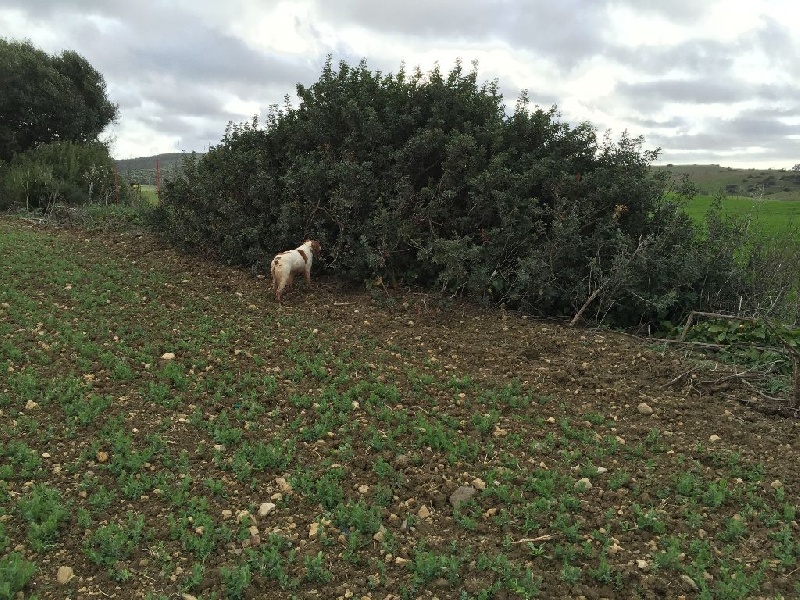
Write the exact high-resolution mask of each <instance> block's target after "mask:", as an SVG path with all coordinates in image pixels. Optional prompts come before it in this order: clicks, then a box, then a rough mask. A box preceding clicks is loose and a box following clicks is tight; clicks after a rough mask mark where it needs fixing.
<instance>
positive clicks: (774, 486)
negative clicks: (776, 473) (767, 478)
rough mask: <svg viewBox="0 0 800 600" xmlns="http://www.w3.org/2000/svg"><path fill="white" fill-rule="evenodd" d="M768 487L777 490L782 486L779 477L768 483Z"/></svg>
mask: <svg viewBox="0 0 800 600" xmlns="http://www.w3.org/2000/svg"><path fill="white" fill-rule="evenodd" d="M769 487H771V488H772V489H773V490H777V489H779V488H782V487H783V482H782V481H781V480H780V479H776V480H775V481H773V482H772V483H770V484H769Z"/></svg>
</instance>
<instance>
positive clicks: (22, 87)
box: [0, 38, 118, 161]
mask: <svg viewBox="0 0 800 600" xmlns="http://www.w3.org/2000/svg"><path fill="white" fill-rule="evenodd" d="M117 114H118V108H117V106H116V105H115V104H113V103H112V102H111V101H110V100H109V99H108V96H107V93H106V84H105V80H104V79H103V76H102V75H101V74H100V73H99V72H98V71H97V70H96V69H95V68H94V67H92V65H91V64H89V62H88V61H87V60H86V59H85V58H83V57H82V56H80V55H79V54H78V53H76V52H74V51H71V50H68V51H65V52H62V53H61V54H59V55H53V56H51V55H48V54H47V53H46V52H43V51H42V50H39V49H37V48H35V47H34V46H33V45H32V44H31V43H30V42H27V41H24V42H20V41H8V40H5V39H2V38H0V161H9V160H10V159H11V158H12V157H13V156H14V155H16V154H19V153H23V152H26V151H27V150H30V149H32V148H35V147H36V146H37V145H39V144H45V143H50V142H78V143H85V142H91V141H94V140H96V139H97V136H98V135H99V134H100V133H101V132H102V131H103V129H105V127H106V126H107V125H109V124H110V123H111V122H112V121H113V120H114V119H115V118H116V117H117Z"/></svg>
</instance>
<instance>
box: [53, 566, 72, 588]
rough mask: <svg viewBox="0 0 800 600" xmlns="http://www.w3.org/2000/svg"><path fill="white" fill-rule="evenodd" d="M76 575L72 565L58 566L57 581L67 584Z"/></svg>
mask: <svg viewBox="0 0 800 600" xmlns="http://www.w3.org/2000/svg"><path fill="white" fill-rule="evenodd" d="M73 577H75V573H74V572H73V570H72V567H58V571H57V572H56V581H58V583H60V584H61V585H66V584H67V583H69V582H70V580H71V579H72V578H73Z"/></svg>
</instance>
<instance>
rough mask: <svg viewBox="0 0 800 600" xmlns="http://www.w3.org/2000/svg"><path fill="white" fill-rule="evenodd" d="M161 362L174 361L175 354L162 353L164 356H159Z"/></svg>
mask: <svg viewBox="0 0 800 600" xmlns="http://www.w3.org/2000/svg"><path fill="white" fill-rule="evenodd" d="M161 360H175V353H174V352H164V354H162V355H161Z"/></svg>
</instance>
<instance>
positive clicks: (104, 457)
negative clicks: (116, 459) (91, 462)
mask: <svg viewBox="0 0 800 600" xmlns="http://www.w3.org/2000/svg"><path fill="white" fill-rule="evenodd" d="M96 458H97V462H100V463H104V462H108V452H103V451H102V450H98V451H97V455H96Z"/></svg>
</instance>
